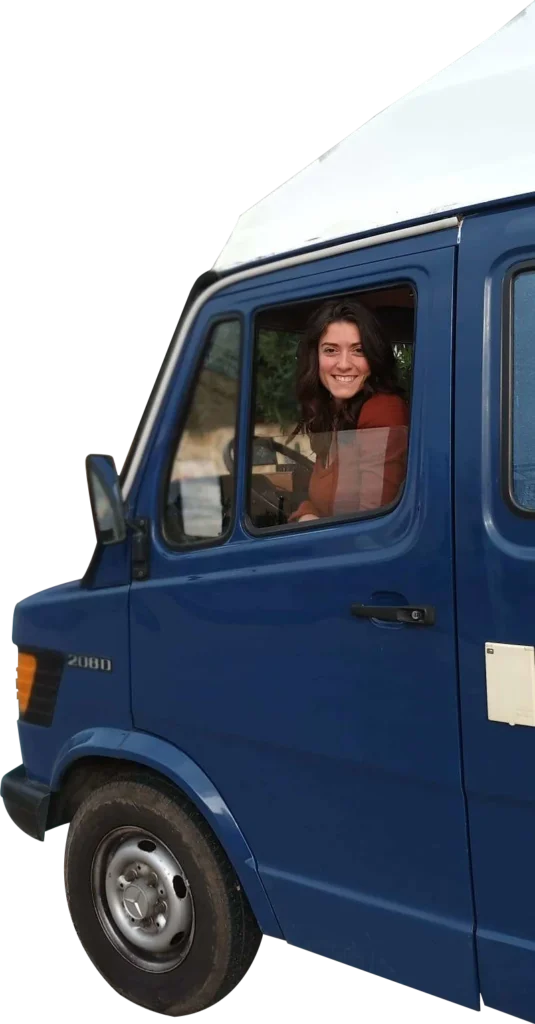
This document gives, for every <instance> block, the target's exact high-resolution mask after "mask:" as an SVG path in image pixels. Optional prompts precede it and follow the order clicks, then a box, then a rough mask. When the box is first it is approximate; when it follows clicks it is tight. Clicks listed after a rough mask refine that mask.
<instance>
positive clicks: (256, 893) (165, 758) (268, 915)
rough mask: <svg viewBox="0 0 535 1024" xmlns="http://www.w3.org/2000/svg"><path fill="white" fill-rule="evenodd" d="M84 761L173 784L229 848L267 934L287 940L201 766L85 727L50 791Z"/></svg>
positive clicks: (145, 739)
mask: <svg viewBox="0 0 535 1024" xmlns="http://www.w3.org/2000/svg"><path fill="white" fill-rule="evenodd" d="M85 757H108V758H115V759H120V760H127V761H133V762H134V763H136V764H140V765H145V766H146V767H147V768H152V769H153V770H154V771H157V772H159V773H160V774H161V775H164V776H166V777H167V778H168V779H169V780H170V781H171V782H173V783H174V784H175V785H176V786H178V788H179V789H181V790H182V792H183V793H185V794H186V796H187V797H189V799H190V800H191V801H192V803H193V804H195V805H196V807H197V808H198V809H199V811H200V812H201V814H202V815H203V816H204V818H205V819H206V821H207V822H208V824H209V825H210V826H211V828H212V830H213V832H214V833H215V835H216V836H217V838H218V840H219V842H220V843H221V846H222V847H223V849H224V850H225V853H226V854H227V857H228V858H229V860H230V862H231V864H232V866H233V868H234V870H235V872H236V874H237V876H238V878H239V880H240V882H241V884H242V885H243V888H244V891H245V893H246V895H247V898H248V900H249V903H250V904H251V907H252V909H253V911H254V913H255V915H256V919H257V921H258V924H259V927H260V928H261V930H262V931H263V932H264V934H266V935H273V936H274V937H275V938H283V936H282V932H281V930H280V926H279V924H278V921H277V919H276V917H275V914H274V911H273V908H272V906H271V903H270V901H269V899H268V896H267V894H266V891H265V889H264V886H263V884H262V882H261V879H260V875H259V874H258V869H257V865H256V860H255V858H254V855H253V853H252V850H251V849H250V848H249V846H248V845H247V842H246V840H245V837H244V836H243V833H242V832H241V830H240V828H239V826H238V823H237V821H236V820H235V818H234V817H233V815H232V813H231V811H230V809H229V807H228V806H227V804H226V803H225V801H224V800H223V798H222V796H221V794H220V793H218V791H217V789H216V788H215V786H214V784H213V783H212V782H211V781H210V779H209V778H208V776H207V775H205V773H204V772H203V771H202V769H201V768H199V766H198V765H197V764H196V763H195V762H194V761H192V760H191V758H190V757H188V755H187V754H184V753H183V751H182V750H178V748H177V747H174V746H173V745H172V744H171V743H167V742H166V741H165V740H161V739H158V738H157V737H156V736H151V735H149V734H147V733H143V732H137V731H136V732H127V731H124V730H122V729H86V730H84V731H83V732H79V733H77V734H76V735H75V736H72V737H71V739H70V740H69V741H68V742H67V743H66V744H65V745H64V746H63V747H62V749H61V750H60V752H59V754H58V757H57V758H56V761H55V763H54V768H53V771H52V778H51V783H50V788H51V789H52V790H53V791H56V792H57V791H59V790H60V789H61V784H62V779H63V777H64V775H65V772H66V771H67V769H68V768H69V767H70V766H71V765H72V764H74V762H75V761H79V760H80V759H81V758H85Z"/></svg>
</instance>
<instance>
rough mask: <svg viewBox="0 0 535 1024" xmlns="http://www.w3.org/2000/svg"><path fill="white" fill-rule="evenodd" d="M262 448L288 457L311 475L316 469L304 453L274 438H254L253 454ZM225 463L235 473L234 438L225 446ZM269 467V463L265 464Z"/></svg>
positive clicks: (256, 436)
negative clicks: (258, 448) (257, 448)
mask: <svg viewBox="0 0 535 1024" xmlns="http://www.w3.org/2000/svg"><path fill="white" fill-rule="evenodd" d="M256 445H257V446H258V447H262V448H264V449H266V450H267V451H268V452H279V454H280V455H286V457H287V458H288V459H291V460H292V462H297V463H298V464H299V465H300V466H304V467H305V469H308V471H309V472H310V473H311V472H312V470H313V468H314V463H313V461H312V459H309V458H308V457H307V456H306V455H303V454H302V452H296V451H295V450H294V449H293V448H290V447H289V445H287V444H281V443H280V441H275V439H274V438H273V437H259V436H258V435H257V434H255V436H254V437H253V452H254V448H255V446H256ZM273 461H275V460H273ZM223 462H224V463H225V467H226V469H227V470H228V472H229V473H233V472H234V438H232V440H231V441H229V442H228V444H226V445H225V448H224V450H223ZM265 464H266V465H268V463H265ZM253 465H261V463H255V462H254V461H253Z"/></svg>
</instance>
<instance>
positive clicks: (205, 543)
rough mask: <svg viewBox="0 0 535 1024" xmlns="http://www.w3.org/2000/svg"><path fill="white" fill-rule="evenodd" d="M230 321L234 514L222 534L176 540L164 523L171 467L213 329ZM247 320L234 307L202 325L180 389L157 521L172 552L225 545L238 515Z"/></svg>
mask: <svg viewBox="0 0 535 1024" xmlns="http://www.w3.org/2000/svg"><path fill="white" fill-rule="evenodd" d="M229 322H236V323H238V325H239V329H240V338H239V353H238V396H237V401H236V419H235V430H234V437H235V440H236V444H235V472H234V482H233V488H232V514H231V516H230V520H229V525H228V527H227V529H226V530H225V532H224V533H222V534H221V535H220V536H219V537H213V538H205V539H201V540H194V541H189V542H188V541H177V540H175V539H174V538H172V537H170V536H169V534H168V531H167V529H166V524H165V512H166V508H167V500H166V499H167V494H168V490H169V481H170V475H171V469H172V466H173V463H174V460H175V457H176V454H177V451H178V446H179V444H180V442H181V440H182V436H183V433H184V429H185V427H186V423H187V420H188V416H189V414H190V411H191V407H192V403H193V401H194V398H195V392H196V389H197V385H198V383H199V380H200V376H201V373H202V369H203V365H204V362H205V359H206V356H207V354H208V350H209V347H210V344H211V341H212V339H213V336H214V332H215V330H216V329H217V327H218V326H219V325H220V324H226V323H229ZM246 336H247V335H246V321H245V317H244V314H243V312H242V311H241V310H239V309H235V310H234V311H230V310H229V311H228V312H227V311H225V313H217V314H214V315H213V316H212V317H210V319H209V320H208V322H207V323H206V324H205V326H204V328H203V338H202V341H201V343H200V345H199V352H198V353H197V354H196V358H195V360H194V366H193V368H192V371H191V373H190V376H189V380H188V382H187V385H186V386H185V388H184V389H182V391H181V395H182V396H183V401H182V402H181V408H180V409H179V412H178V415H177V418H176V424H175V429H174V430H173V431H171V432H170V439H169V442H168V449H167V454H166V457H165V460H164V463H163V470H162V472H161V476H160V487H159V496H158V523H159V533H160V537H161V539H162V541H163V543H164V544H165V545H166V546H167V548H169V549H170V550H171V551H175V552H178V551H180V552H184V553H185V552H188V551H199V550H202V549H204V548H214V547H220V546H221V545H222V544H226V543H227V541H228V540H229V537H230V536H231V535H232V533H233V532H234V529H235V526H236V522H237V519H238V516H239V510H238V502H237V498H238V473H239V469H238V467H239V462H238V453H239V450H240V445H241V441H240V418H241V417H240V409H241V402H242V397H243V391H242V389H243V380H244V369H245V350H246V344H245V341H246Z"/></svg>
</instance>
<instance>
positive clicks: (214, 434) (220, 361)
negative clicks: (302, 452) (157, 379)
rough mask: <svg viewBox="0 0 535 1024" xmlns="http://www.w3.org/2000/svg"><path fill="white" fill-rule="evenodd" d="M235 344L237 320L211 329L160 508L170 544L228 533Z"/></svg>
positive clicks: (235, 396) (231, 498)
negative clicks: (163, 501)
mask: <svg viewBox="0 0 535 1024" xmlns="http://www.w3.org/2000/svg"><path fill="white" fill-rule="evenodd" d="M240 344H241V328H240V322H239V321H238V320H229V321H226V322H224V323H218V324H216V325H215V327H214V328H213V330H212V334H211V337H210V341H209V343H208V349H207V351H206V354H205V357H204V359H203V363H202V366H201V369H200V372H199V374H198V376H197V380H196V382H195V384H194V386H193V388H192V395H191V398H190V402H189V407H188V411H187V416H186V421H185V424H184V426H183V429H182V431H181V434H180V439H179V442H178V445H177V447H176V449H175V452H174V456H173V459H172V462H171V469H170V474H169V479H168V482H167V488H166V499H165V509H164V534H165V536H166V539H167V540H168V541H169V542H170V543H171V544H177V545H184V544H186V545H187V544H194V543H199V542H203V541H204V542H210V541H215V540H217V539H218V538H221V537H223V536H224V535H225V534H226V533H227V532H228V530H229V529H230V526H231V522H232V517H233V514H234V500H235V499H234V468H233V465H234V462H233V445H234V437H235V434H236V423H237V418H238V392H239V363H240Z"/></svg>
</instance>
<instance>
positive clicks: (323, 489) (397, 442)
mask: <svg viewBox="0 0 535 1024" xmlns="http://www.w3.org/2000/svg"><path fill="white" fill-rule="evenodd" d="M408 423H409V410H408V406H407V403H406V402H405V401H404V399H403V398H401V397H400V396H399V395H381V394H378V395H373V396H372V397H371V398H369V399H368V400H367V401H366V402H365V403H364V405H363V406H362V409H361V412H360V416H359V419H358V422H357V427H356V430H355V431H343V432H342V433H341V434H339V435H338V438H337V439H335V443H334V447H333V449H332V451H333V457H332V458H331V461H330V462H329V464H328V465H327V466H323V465H321V462H319V461H316V463H315V465H314V469H313V470H312V475H311V477H310V484H309V490H308V496H309V500H308V501H304V502H302V503H301V505H300V506H299V508H298V509H297V511H296V512H294V513H293V515H292V516H291V517H290V520H291V521H294V522H295V521H296V520H297V519H300V517H301V516H304V515H314V516H318V517H319V518H324V517H327V516H333V515H337V514H339V513H342V514H343V513H344V512H349V513H351V512H353V513H355V512H362V511H366V510H371V509H374V508H380V507H381V506H382V505H389V504H390V502H392V501H394V499H395V497H396V495H397V494H398V492H399V489H400V487H401V485H402V483H403V481H404V479H405V467H406V458H407V426H408ZM393 428H398V429H393ZM361 431H362V432H364V431H373V433H370V434H364V433H362V434H361ZM344 435H346V437H344ZM342 440H344V441H345V440H348V441H350V442H352V443H353V442H355V444H354V450H355V453H356V454H355V455H353V456H352V459H353V461H352V462H351V461H349V462H348V460H347V458H346V459H345V462H344V461H343V460H344V456H343V454H342V449H341V448H340V442H341V441H342ZM346 447H347V445H345V444H344V448H346ZM342 465H345V467H346V469H345V470H344V472H345V475H346V477H347V475H348V474H349V477H350V478H349V479H345V480H344V481H342V479H341V477H342V473H341V466H342ZM342 491H343V492H345V493H344V494H343V496H342V497H340V495H341V493H342Z"/></svg>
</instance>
